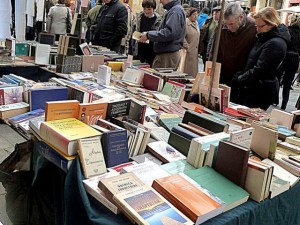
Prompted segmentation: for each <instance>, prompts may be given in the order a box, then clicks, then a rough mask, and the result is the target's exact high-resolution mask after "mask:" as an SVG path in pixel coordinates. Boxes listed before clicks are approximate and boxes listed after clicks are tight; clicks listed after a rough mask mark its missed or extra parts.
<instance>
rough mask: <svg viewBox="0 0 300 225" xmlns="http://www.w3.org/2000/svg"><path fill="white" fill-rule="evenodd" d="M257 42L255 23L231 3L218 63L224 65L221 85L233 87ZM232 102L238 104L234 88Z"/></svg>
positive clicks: (225, 15) (228, 7) (222, 33)
mask: <svg viewBox="0 0 300 225" xmlns="http://www.w3.org/2000/svg"><path fill="white" fill-rule="evenodd" d="M214 36H215V35H214ZM214 36H213V37H212V38H214ZM255 41H256V26H255V21H254V20H253V19H252V18H249V17H247V16H246V14H245V13H244V11H243V9H242V8H241V6H240V5H239V4H238V3H236V2H232V3H229V4H228V5H227V6H226V7H225V11H224V26H223V28H222V32H221V37H220V44H219V51H218V57H217V62H219V63H221V64H222V66H221V75H220V83H221V84H227V85H228V86H230V87H232V78H233V76H234V75H235V74H236V73H237V72H238V71H240V70H242V69H243V68H244V67H245V64H246V62H247V58H248V54H249V52H250V50H251V48H252V47H253V45H254V43H255ZM211 57H212V53H211V54H210V59H211ZM230 100H231V101H232V102H236V103H238V102H237V93H236V90H235V88H234V87H232V89H231V96H230Z"/></svg>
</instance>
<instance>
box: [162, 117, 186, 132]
mask: <svg viewBox="0 0 300 225" xmlns="http://www.w3.org/2000/svg"><path fill="white" fill-rule="evenodd" d="M181 122H182V118H180V117H173V118H162V117H160V118H159V120H158V123H159V124H160V125H161V126H162V127H164V128H165V129H166V130H167V131H168V132H171V130H172V128H173V127H174V126H176V125H178V124H179V123H181Z"/></svg>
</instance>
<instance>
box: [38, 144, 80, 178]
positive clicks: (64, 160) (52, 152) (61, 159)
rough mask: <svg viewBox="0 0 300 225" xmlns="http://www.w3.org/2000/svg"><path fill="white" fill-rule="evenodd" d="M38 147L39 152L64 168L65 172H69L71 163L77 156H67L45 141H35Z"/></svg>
mask: <svg viewBox="0 0 300 225" xmlns="http://www.w3.org/2000/svg"><path fill="white" fill-rule="evenodd" d="M35 145H36V149H37V150H38V151H39V153H40V154H41V155H42V156H43V157H45V158H46V159H48V160H49V161H50V162H52V163H53V164H54V165H56V166H57V167H59V168H60V169H62V170H63V171H64V172H66V173H67V172H68V170H69V168H70V166H71V163H72V162H73V160H74V159H75V158H76V156H67V155H65V154H63V153H62V152H60V151H58V150H57V149H55V148H53V147H52V146H50V145H49V144H46V143H45V142H43V141H38V142H35Z"/></svg>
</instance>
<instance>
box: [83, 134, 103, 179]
mask: <svg viewBox="0 0 300 225" xmlns="http://www.w3.org/2000/svg"><path fill="white" fill-rule="evenodd" d="M78 147H79V148H78V155H79V158H80V162H81V166H82V170H83V175H84V177H85V178H90V177H92V176H96V175H100V174H103V173H106V165H105V160H104V155H103V151H102V146H101V142H100V137H88V138H82V139H79V140H78Z"/></svg>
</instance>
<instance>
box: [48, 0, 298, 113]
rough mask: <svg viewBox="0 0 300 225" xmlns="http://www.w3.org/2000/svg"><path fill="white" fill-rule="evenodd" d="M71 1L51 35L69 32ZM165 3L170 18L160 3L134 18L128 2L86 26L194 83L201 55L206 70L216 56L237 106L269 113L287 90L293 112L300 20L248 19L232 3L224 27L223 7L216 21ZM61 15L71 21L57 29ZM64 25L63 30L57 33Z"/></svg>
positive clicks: (106, 1)
mask: <svg viewBox="0 0 300 225" xmlns="http://www.w3.org/2000/svg"><path fill="white" fill-rule="evenodd" d="M64 1H65V0H58V4H57V5H55V6H53V7H52V8H50V10H49V13H48V18H49V21H50V22H51V25H50V26H49V28H48V30H49V32H54V33H56V34H64V33H66V32H67V27H68V16H69V14H70V12H69V10H67V8H66V7H65V5H64ZM160 3H162V6H163V9H164V11H165V12H164V13H163V15H160V14H158V13H156V8H157V5H156V1H155V0H143V2H142V7H143V11H141V12H139V13H137V14H136V15H133V13H132V10H131V8H130V7H129V5H128V4H126V2H125V3H121V2H120V1H119V0H103V2H102V0H98V3H97V6H95V7H94V8H92V9H90V11H89V12H88V15H87V19H86V24H87V26H88V28H89V30H92V31H93V32H91V36H90V37H89V40H90V41H91V42H92V44H95V45H102V46H104V47H108V48H110V49H112V50H115V51H117V52H120V51H121V47H122V44H121V42H124V40H125V43H127V45H128V46H127V47H125V53H127V54H132V55H133V56H134V59H139V60H141V62H146V63H149V64H150V65H151V66H152V67H153V68H159V67H168V68H174V69H178V68H179V65H181V66H180V69H181V70H182V71H183V72H186V73H187V74H189V75H191V76H194V77H195V76H196V75H197V73H198V64H199V63H198V58H199V57H198V56H199V55H200V56H201V58H202V60H203V63H204V65H205V62H206V61H207V60H212V56H213V55H214V53H215V52H216V53H217V62H219V63H221V65H222V66H221V75H220V83H223V84H226V85H228V86H230V87H231V101H232V102H235V103H239V104H244V105H246V106H249V107H260V108H262V109H267V108H268V107H269V106H270V105H272V104H276V105H278V104H279V87H280V85H282V86H283V100H282V103H281V108H282V109H286V105H287V102H288V99H289V92H290V89H291V85H292V81H293V79H294V76H295V74H296V72H297V69H298V65H299V53H300V38H299V37H300V36H299V35H300V16H299V14H290V15H289V20H288V26H286V25H284V24H283V23H282V21H281V19H280V17H279V15H278V13H277V11H276V10H275V9H274V8H273V7H266V8H263V9H261V10H259V11H258V12H255V13H253V12H251V13H249V14H248V15H247V14H246V12H245V11H244V10H243V8H242V7H241V6H240V5H239V3H236V2H232V3H227V4H226V5H225V9H224V14H223V16H224V19H223V21H221V22H220V13H221V6H215V7H214V8H212V10H211V14H212V15H209V10H208V9H207V8H203V9H202V11H201V12H200V13H199V12H198V11H197V9H196V8H192V7H190V8H188V9H187V8H186V7H185V10H184V9H183V7H182V6H181V4H180V1H179V0H160ZM55 13H56V14H57V17H59V18H60V20H61V21H63V22H61V23H59V22H57V20H56V19H55V16H54V14H55ZM54 21H55V22H54ZM66 21H67V22H66ZM47 22H48V21H47ZM61 26H63V28H62V29H59V28H57V27H60V28H61ZM218 26H222V28H221V35H220V42H219V47H218V49H214V48H215V47H214V46H215V44H214V42H215V40H216V38H215V37H216V36H217V35H216V32H217V29H216V28H217V27H218ZM63 30H64V31H65V32H63ZM134 32H139V37H138V38H136V37H135V38H133V37H132V34H133V33H134ZM122 40H123V41H122ZM125 45H126V44H125ZM123 51H124V49H123ZM183 53H184V56H185V57H182V56H183ZM182 60H184V61H183V62H181V61H182Z"/></svg>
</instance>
